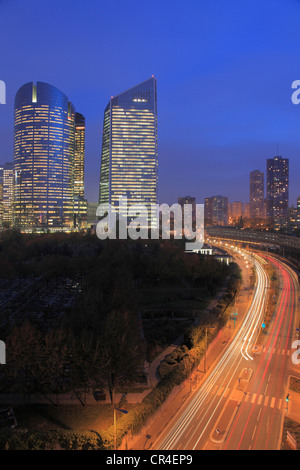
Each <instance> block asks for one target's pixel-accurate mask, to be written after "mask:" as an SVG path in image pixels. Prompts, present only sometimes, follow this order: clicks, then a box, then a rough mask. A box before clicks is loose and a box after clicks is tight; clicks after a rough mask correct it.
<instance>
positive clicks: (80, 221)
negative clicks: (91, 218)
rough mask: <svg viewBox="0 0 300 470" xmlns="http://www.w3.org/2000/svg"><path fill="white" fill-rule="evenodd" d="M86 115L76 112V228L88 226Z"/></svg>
mask: <svg viewBox="0 0 300 470" xmlns="http://www.w3.org/2000/svg"><path fill="white" fill-rule="evenodd" d="M84 161H85V117H84V116H83V115H82V114H80V113H76V114H75V151H74V228H79V229H80V228H85V227H86V226H87V201H86V199H84Z"/></svg>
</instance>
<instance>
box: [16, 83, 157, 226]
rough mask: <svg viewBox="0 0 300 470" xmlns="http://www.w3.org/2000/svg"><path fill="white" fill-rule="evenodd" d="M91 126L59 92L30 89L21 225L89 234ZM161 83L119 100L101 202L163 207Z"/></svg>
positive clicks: (107, 123)
mask: <svg viewBox="0 0 300 470" xmlns="http://www.w3.org/2000/svg"><path fill="white" fill-rule="evenodd" d="M84 159H85V119H84V117H83V116H82V115H81V114H79V113H76V111H75V108H74V106H73V105H72V103H70V102H69V100H68V98H67V97H66V95H64V94H63V93H62V92H61V91H60V90H58V89H57V88H55V87H53V86H51V85H49V84H47V83H43V82H37V84H36V85H35V84H33V83H28V84H26V85H24V86H23V87H21V88H20V90H19V91H18V93H17V95H16V98H15V134H14V196H13V221H14V225H16V226H18V227H20V228H21V229H23V230H29V231H30V230H39V229H45V228H47V229H48V230H72V229H74V228H76V227H83V226H84V224H83V221H84V220H85V218H84V212H86V200H85V199H84ZM157 170H158V150H157V92H156V79H155V78H154V77H152V78H150V79H149V80H146V81H145V82H143V83H141V84H139V85H137V86H136V87H133V88H131V89H129V90H128V91H126V92H124V93H122V94H120V95H118V96H116V97H114V98H111V99H110V101H109V103H108V105H107V107H106V109H105V113H104V124H103V136H102V158H101V170H100V191H99V203H108V204H112V205H116V204H118V202H119V198H120V197H121V196H126V197H127V204H128V206H129V205H132V204H143V205H145V206H148V205H150V204H156V202H157V181H158V176H157Z"/></svg>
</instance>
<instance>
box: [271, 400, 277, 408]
mask: <svg viewBox="0 0 300 470" xmlns="http://www.w3.org/2000/svg"><path fill="white" fill-rule="evenodd" d="M275 400H276V398H275V397H272V400H271V403H270V407H271V408H274V405H275Z"/></svg>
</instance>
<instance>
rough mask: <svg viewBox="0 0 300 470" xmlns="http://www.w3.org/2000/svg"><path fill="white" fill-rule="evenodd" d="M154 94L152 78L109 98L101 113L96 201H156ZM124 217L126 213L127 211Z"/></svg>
mask: <svg viewBox="0 0 300 470" xmlns="http://www.w3.org/2000/svg"><path fill="white" fill-rule="evenodd" d="M157 185H158V151H157V96H156V79H155V78H154V77H152V78H150V79H149V80H146V81H144V82H142V83H140V84H139V85H137V86H135V87H133V88H130V89H129V90H127V91H125V92H124V93H121V94H120V95H118V96H115V97H114V98H111V99H110V101H109V103H108V105H107V107H106V108H105V112H104V124H103V138H102V157H101V171H100V189H99V203H100V204H102V203H109V204H112V206H115V207H117V206H118V204H119V198H120V197H124V196H125V197H127V204H128V206H130V205H132V204H139V203H140V204H143V205H145V206H146V207H147V210H148V214H150V204H156V203H157V202H158V196H157ZM126 216H127V214H126Z"/></svg>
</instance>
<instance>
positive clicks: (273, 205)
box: [267, 157, 289, 230]
mask: <svg viewBox="0 0 300 470" xmlns="http://www.w3.org/2000/svg"><path fill="white" fill-rule="evenodd" d="M288 209H289V160H288V158H282V157H274V158H270V159H268V160H267V216H268V217H269V218H270V219H271V220H272V221H273V224H274V228H275V229H276V230H279V229H280V228H286V227H287V221H288Z"/></svg>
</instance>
